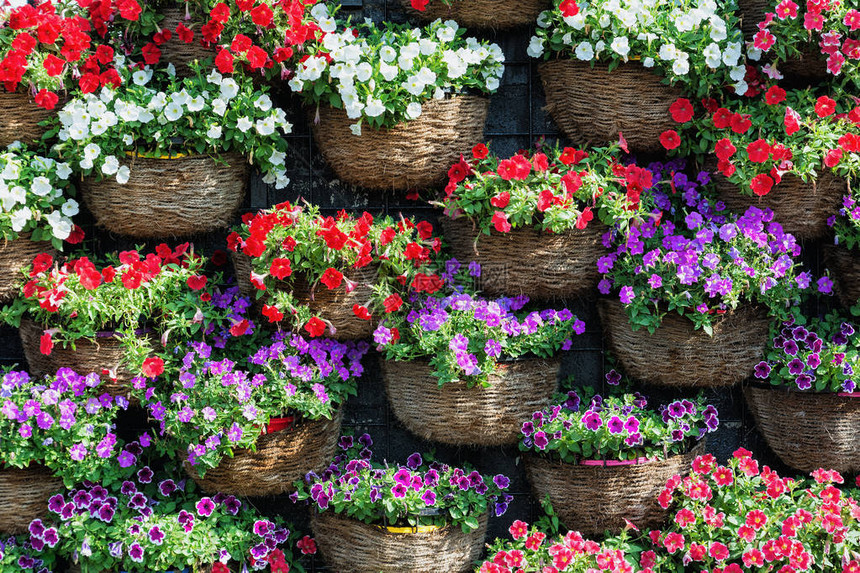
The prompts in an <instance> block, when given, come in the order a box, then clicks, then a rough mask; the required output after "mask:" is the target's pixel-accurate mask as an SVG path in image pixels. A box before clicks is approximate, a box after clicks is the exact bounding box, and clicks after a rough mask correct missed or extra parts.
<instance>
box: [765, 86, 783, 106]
mask: <svg viewBox="0 0 860 573" xmlns="http://www.w3.org/2000/svg"><path fill="white" fill-rule="evenodd" d="M764 101H766V102H767V104H768V105H777V104H780V103H782V102H784V101H785V90H784V89H782V88H781V87H779V86H771V87H770V88H769V89H768V90H767V92H766V93H765V94H764Z"/></svg>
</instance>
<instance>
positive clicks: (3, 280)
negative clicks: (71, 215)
mask: <svg viewBox="0 0 860 573" xmlns="http://www.w3.org/2000/svg"><path fill="white" fill-rule="evenodd" d="M0 117H2V116H0ZM54 252H55V251H54V247H52V246H51V243H48V242H46V241H31V240H30V239H29V237H28V236H27V235H20V236H19V237H18V238H17V239H14V240H12V241H3V240H2V239H0V304H5V303H8V302H11V301H12V299H13V298H15V297H16V296H17V295H18V292H19V288H20V286H21V285H22V284H24V275H23V274H22V273H21V269H22V268H23V267H26V266H27V265H29V264H30V263H32V262H33V259H34V258H35V257H36V255H38V254H39V253H48V254H54Z"/></svg>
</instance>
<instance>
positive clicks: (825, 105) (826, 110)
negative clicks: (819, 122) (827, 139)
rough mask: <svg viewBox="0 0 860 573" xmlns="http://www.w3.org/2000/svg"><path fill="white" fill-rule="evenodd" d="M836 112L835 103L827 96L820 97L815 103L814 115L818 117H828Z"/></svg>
mask: <svg viewBox="0 0 860 573" xmlns="http://www.w3.org/2000/svg"><path fill="white" fill-rule="evenodd" d="M835 112H836V101H835V100H834V99H832V98H829V97H827V96H821V97H820V98H818V100H817V101H816V102H815V113H816V115H818V117H828V116H831V115H833V114H834V113H835Z"/></svg>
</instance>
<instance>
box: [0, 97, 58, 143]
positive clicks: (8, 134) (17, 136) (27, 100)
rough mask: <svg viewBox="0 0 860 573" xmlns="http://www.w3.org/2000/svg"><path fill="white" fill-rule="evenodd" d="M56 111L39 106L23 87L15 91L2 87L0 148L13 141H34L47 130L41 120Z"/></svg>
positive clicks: (48, 117)
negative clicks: (41, 124)
mask: <svg viewBox="0 0 860 573" xmlns="http://www.w3.org/2000/svg"><path fill="white" fill-rule="evenodd" d="M55 114H56V111H53V110H47V109H44V108H42V107H39V106H38V105H36V104H35V102H34V101H33V97H32V96H31V95H30V93H29V92H27V91H25V90H24V89H23V88H22V89H19V90H18V91H15V92H7V91H5V90H3V89H0V118H3V121H0V149H2V150H4V151H5V149H6V146H7V145H9V144H10V143H12V142H13V141H20V142H22V143H27V144H30V143H34V142H36V141H38V140H40V139H41V138H42V135H43V134H44V133H45V131H47V130H46V129H45V128H44V127H41V126H40V125H39V122H41V121H45V120H46V119H50V118H51V117H53V116H54V115H55Z"/></svg>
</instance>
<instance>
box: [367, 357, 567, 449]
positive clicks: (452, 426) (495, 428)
mask: <svg viewBox="0 0 860 573" xmlns="http://www.w3.org/2000/svg"><path fill="white" fill-rule="evenodd" d="M560 366H561V358H558V357H555V358H550V359H543V358H524V359H521V360H515V361H511V362H502V363H499V366H498V369H497V370H496V372H495V373H494V374H492V375H491V376H490V384H491V386H490V387H489V388H483V387H481V386H474V387H472V388H467V387H466V384H465V382H449V383H447V384H445V385H444V386H442V387H441V388H440V387H439V381H438V380H437V379H436V378H435V377H434V376H433V375H432V374H431V372H432V368H431V367H430V362H429V361H427V360H414V361H410V362H397V361H395V360H383V361H382V372H383V377H384V379H385V390H386V392H387V394H388V402H389V403H390V404H391V409H392V410H393V411H394V415H395V416H397V419H398V420H400V422H401V423H402V424H403V425H404V426H406V428H407V429H408V430H409V431H410V432H412V433H413V434H415V435H416V436H418V437H420V438H423V439H425V440H429V441H433V442H441V443H443V444H452V445H470V446H501V445H509V444H516V443H517V442H519V440H520V438H521V437H522V436H521V434H520V430H521V427H522V422H523V420H526V419H529V418H530V417H531V415H532V414H533V413H534V412H536V411H538V410H542V409H543V408H546V407H547V406H548V405H549V403H550V401H551V399H552V395H553V394H554V393H555V392H556V389H557V387H558V384H557V380H556V379H557V376H558V370H559V368H560Z"/></svg>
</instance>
